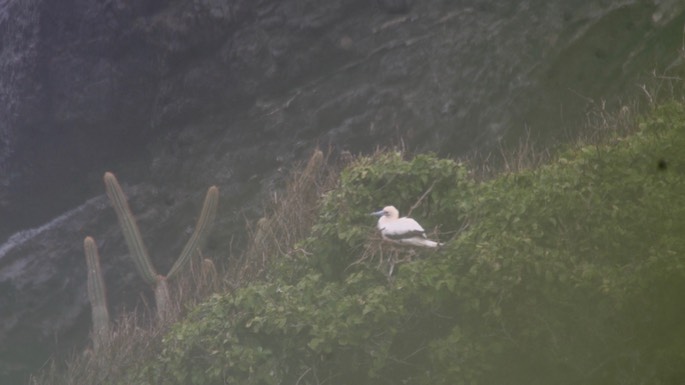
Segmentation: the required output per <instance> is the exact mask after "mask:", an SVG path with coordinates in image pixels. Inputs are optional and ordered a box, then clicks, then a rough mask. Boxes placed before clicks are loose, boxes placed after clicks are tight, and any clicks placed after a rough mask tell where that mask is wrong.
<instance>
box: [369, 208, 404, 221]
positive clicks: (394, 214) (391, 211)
mask: <svg viewBox="0 0 685 385" xmlns="http://www.w3.org/2000/svg"><path fill="white" fill-rule="evenodd" d="M371 215H373V216H377V217H386V218H392V219H396V218H399V217H400V212H399V211H397V209H396V208H395V206H386V207H384V208H383V210H381V211H376V212H373V213H371Z"/></svg>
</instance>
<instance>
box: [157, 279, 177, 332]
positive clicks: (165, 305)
mask: <svg viewBox="0 0 685 385" xmlns="http://www.w3.org/2000/svg"><path fill="white" fill-rule="evenodd" d="M155 306H157V319H158V320H159V321H160V322H161V323H162V324H164V323H167V322H168V321H170V320H171V317H172V316H173V314H174V309H173V308H172V303H171V296H170V295H169V285H167V281H166V278H165V277H164V276H161V275H159V276H157V284H156V285H155Z"/></svg>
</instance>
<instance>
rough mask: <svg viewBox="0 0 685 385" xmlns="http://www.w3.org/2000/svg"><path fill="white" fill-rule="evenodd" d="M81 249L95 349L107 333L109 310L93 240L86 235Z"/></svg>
mask: <svg viewBox="0 0 685 385" xmlns="http://www.w3.org/2000/svg"><path fill="white" fill-rule="evenodd" d="M83 249H84V251H85V253H86V265H87V267H88V299H89V300H90V307H91V311H92V317H93V344H94V348H95V351H97V350H98V349H99V346H100V344H101V343H102V342H103V340H104V339H106V338H107V336H108V335H109V311H108V310H107V296H106V294H105V281H104V279H103V278H102V270H101V269H100V255H99V254H98V248H97V245H96V244H95V240H94V239H93V238H91V237H86V238H85V239H84V240H83Z"/></svg>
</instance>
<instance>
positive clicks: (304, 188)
mask: <svg viewBox="0 0 685 385" xmlns="http://www.w3.org/2000/svg"><path fill="white" fill-rule="evenodd" d="M340 169H341V166H340V165H337V166H333V165H331V162H330V161H329V159H328V158H327V156H326V155H324V153H323V152H322V151H321V150H319V149H316V150H315V151H314V153H313V154H312V155H311V157H310V158H309V160H308V161H307V162H306V164H304V165H301V166H300V167H295V170H296V171H295V172H294V173H293V175H292V176H291V177H290V179H289V181H288V182H287V184H286V187H285V190H284V191H283V192H281V193H279V192H274V193H273V194H272V202H271V208H270V209H268V210H267V214H265V215H264V216H263V217H262V218H260V219H259V220H258V221H257V222H256V223H255V224H254V225H253V226H250V227H249V231H250V242H249V244H248V247H247V251H246V252H245V254H244V255H243V257H242V258H241V259H240V260H238V261H237V263H235V264H234V265H233V266H230V267H229V269H228V270H229V271H232V272H234V275H233V276H232V277H231V280H232V281H234V282H236V283H237V285H240V284H242V283H244V282H249V281H251V280H254V279H256V278H259V277H263V274H264V273H265V271H266V270H267V268H268V266H269V262H270V261H271V260H272V258H274V257H276V256H279V255H287V254H289V253H290V252H291V251H292V250H293V248H294V246H295V244H296V243H297V242H298V241H300V240H302V239H304V238H305V237H306V236H307V234H309V230H310V228H311V226H312V225H313V224H314V221H315V219H316V214H317V210H318V202H319V200H320V199H319V198H320V197H321V196H322V195H323V194H324V193H326V192H327V191H329V190H331V189H332V188H333V187H334V186H335V184H336V183H337V180H338V174H339V172H340Z"/></svg>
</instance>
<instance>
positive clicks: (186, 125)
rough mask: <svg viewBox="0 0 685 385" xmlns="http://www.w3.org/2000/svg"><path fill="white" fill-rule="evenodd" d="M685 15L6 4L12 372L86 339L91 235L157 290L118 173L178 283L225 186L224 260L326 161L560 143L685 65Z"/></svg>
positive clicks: (368, 5)
mask: <svg viewBox="0 0 685 385" xmlns="http://www.w3.org/2000/svg"><path fill="white" fill-rule="evenodd" d="M677 3H678V2H675V1H674V2H670V1H655V2H654V3H653V4H652V3H643V2H638V1H628V0H625V1H581V0H578V1H566V0H564V1H562V0H559V1H552V2H549V1H547V2H538V1H532V0H531V1H523V2H516V4H514V3H510V2H502V1H482V0H478V1H475V0H474V1H467V0H463V1H451V2H445V1H437V0H436V1H422V2H416V1H411V0H377V1H367V0H327V1H314V0H285V1H282V0H279V1H276V0H193V1H180V0H139V1H123V0H98V1H94V0H64V1H48V0H0V238H2V239H6V238H7V239H8V240H7V241H6V242H5V243H4V244H2V246H0V361H1V362H2V363H0V375H4V376H8V375H10V374H12V373H25V372H26V370H27V369H28V368H32V367H35V366H36V365H39V364H41V363H42V362H43V361H44V359H45V358H46V356H47V355H48V354H49V352H51V351H53V350H54V349H55V346H56V345H60V346H70V345H71V343H72V342H73V341H78V340H79V339H80V340H82V339H83V337H84V336H85V335H86V333H87V332H88V328H89V324H88V322H89V320H88V309H87V303H86V296H85V292H84V287H85V263H84V261H83V253H82V251H81V249H80V248H81V242H82V239H83V237H84V236H85V235H92V236H94V237H95V238H96V239H97V240H98V243H99V246H100V248H101V254H102V259H103V264H104V266H105V270H106V274H105V278H106V280H107V284H108V287H109V295H110V303H111V304H112V306H113V307H115V308H118V307H121V306H124V305H129V306H131V305H132V304H135V303H136V302H137V300H138V299H139V296H140V293H141V292H145V290H146V288H145V287H144V285H142V283H141V282H140V280H139V279H138V278H137V276H136V275H135V272H134V271H133V267H132V264H131V263H130V261H128V257H127V256H126V249H125V247H124V245H123V243H122V240H121V235H120V231H119V230H118V228H117V227H116V220H115V218H114V215H113V213H112V212H111V209H109V207H108V205H107V202H106V200H105V198H104V197H103V196H102V193H103V187H102V183H101V179H100V178H101V176H102V173H103V172H104V171H105V170H111V171H114V172H115V173H117V175H118V176H119V178H120V180H121V181H122V182H124V183H128V188H127V193H128V194H129V195H130V198H131V203H132V205H133V211H134V212H135V213H136V214H137V215H138V216H139V219H140V226H141V229H142V231H143V234H144V237H145V238H146V242H147V243H148V246H149V248H150V251H151V254H152V255H153V258H155V263H156V264H157V265H158V267H159V270H161V271H165V270H166V269H167V268H168V266H169V265H170V264H171V263H173V260H174V259H175V257H176V254H177V253H178V251H179V250H180V248H181V247H182V244H183V243H184V242H185V239H184V235H186V236H187V235H188V230H189V227H191V226H192V225H193V222H194V221H193V217H194V215H197V210H198V209H199V206H200V205H201V202H202V197H203V195H204V192H205V191H206V188H207V187H208V186H210V185H212V184H216V185H218V186H219V187H220V189H221V201H220V214H219V216H218V223H217V225H216V227H215V234H214V236H213V238H212V240H211V247H210V249H211V250H209V251H208V253H209V254H211V255H213V256H214V257H215V258H217V259H220V258H226V257H227V256H228V254H229V250H230V249H231V248H234V249H236V248H238V249H239V247H240V239H241V237H242V229H243V228H244V223H245V219H249V218H255V217H257V216H259V214H260V208H259V207H260V206H259V205H260V202H263V198H264V197H265V196H266V195H268V193H269V192H270V191H272V190H273V189H274V188H277V186H278V183H279V180H280V179H281V177H282V176H283V173H284V171H285V170H287V169H288V168H289V167H291V165H292V164H293V162H294V161H297V160H299V159H302V157H303V156H306V155H307V154H308V153H309V152H310V151H311V150H312V148H313V147H314V146H316V145H319V146H322V147H324V148H329V147H330V148H331V149H332V151H334V152H339V151H343V150H349V151H351V152H353V153H357V152H364V151H370V150H373V149H374V148H375V147H376V146H393V145H405V146H407V147H408V148H410V149H412V150H417V151H422V150H433V151H437V152H441V153H443V154H450V155H453V156H457V155H460V154H464V153H466V152H468V151H471V150H474V149H478V150H480V151H481V152H487V151H488V149H489V148H490V147H491V146H492V145H493V144H495V143H497V141H498V140H500V139H501V138H503V137H506V136H507V135H509V134H511V133H515V132H516V131H518V130H520V129H521V128H523V127H524V126H528V128H530V129H532V130H533V131H534V132H539V133H542V132H546V133H547V135H549V136H553V135H554V134H555V133H558V132H559V131H555V129H556V128H559V127H561V126H562V125H561V124H559V123H560V122H569V121H573V119H577V118H578V117H581V116H582V114H580V113H581V112H583V111H584V108H585V107H586V103H587V102H586V99H581V98H579V97H578V94H582V95H584V96H586V97H588V98H602V97H606V98H609V97H611V95H615V94H618V93H621V92H623V91H624V90H625V89H634V88H635V87H634V83H635V79H637V74H641V73H644V72H648V71H649V70H651V69H652V67H648V68H647V65H646V64H645V63H650V65H651V63H663V64H659V66H660V67H659V68H667V66H668V65H669V64H672V63H676V62H675V60H676V59H677V49H676V47H679V44H680V41H681V40H680V39H681V37H682V36H681V34H682V24H683V12H682V6H680V5H678V4H677ZM674 35H675V36H676V38H674V37H673V36H674ZM666 37H668V38H666ZM618 42H623V43H624V44H618ZM571 65H573V66H574V67H573V68H570V66H571ZM598 68H601V69H604V70H606V72H600V73H601V74H604V75H606V76H608V75H607V74H609V75H611V76H612V77H611V78H610V79H607V80H606V81H605V80H603V79H602V78H599V79H596V80H593V76H595V75H596V74H597V73H598V72H597V69H598ZM570 69H572V71H569V70H570ZM567 74H570V75H567ZM617 79H620V81H619V80H617ZM617 82H618V83H621V84H617ZM576 86H578V87H579V88H578V87H576ZM569 89H571V90H572V91H573V92H567V91H563V90H569ZM559 90H562V91H559ZM586 91H587V93H585V92H586ZM560 106H563V108H562V110H563V112H560ZM574 114H575V116H574ZM550 127H553V128H555V129H550ZM512 136H515V135H512ZM84 202H85V203H84ZM386 203H388V202H379V206H382V205H384V204H386ZM75 207H76V208H75ZM65 213H66V214H65ZM25 229H32V230H25ZM21 230H24V231H21ZM20 231H21V232H20ZM12 234H14V235H13V236H11V235H12ZM10 236H11V237H10ZM7 378H9V377H7Z"/></svg>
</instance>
